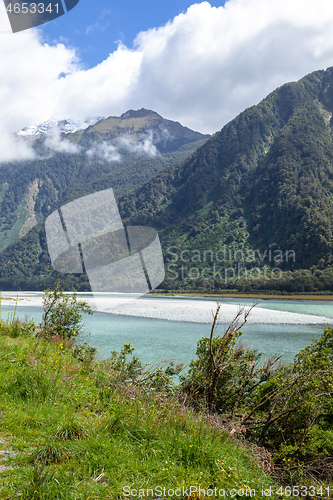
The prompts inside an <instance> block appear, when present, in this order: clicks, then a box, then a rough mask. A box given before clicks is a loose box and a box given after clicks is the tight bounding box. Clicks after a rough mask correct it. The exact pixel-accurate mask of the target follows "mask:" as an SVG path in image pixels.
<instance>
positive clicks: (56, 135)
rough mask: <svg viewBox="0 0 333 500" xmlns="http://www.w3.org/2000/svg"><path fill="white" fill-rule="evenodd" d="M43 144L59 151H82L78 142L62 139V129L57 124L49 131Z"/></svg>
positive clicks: (70, 152)
mask: <svg viewBox="0 0 333 500" xmlns="http://www.w3.org/2000/svg"><path fill="white" fill-rule="evenodd" d="M43 146H44V147H46V148H47V149H49V150H50V151H52V152H54V151H56V152H58V153H69V154H77V153H79V152H80V147H79V146H78V145H77V144H73V143H72V142H70V141H69V140H68V139H61V135H60V130H59V128H58V127H56V126H55V127H52V128H51V129H50V130H48V131H47V134H46V137H45V140H44V143H43Z"/></svg>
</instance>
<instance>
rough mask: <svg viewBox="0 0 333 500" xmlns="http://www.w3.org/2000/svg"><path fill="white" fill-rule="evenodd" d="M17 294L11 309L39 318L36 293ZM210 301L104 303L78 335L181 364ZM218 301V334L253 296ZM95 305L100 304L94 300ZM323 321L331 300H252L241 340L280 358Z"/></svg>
mask: <svg viewBox="0 0 333 500" xmlns="http://www.w3.org/2000/svg"><path fill="white" fill-rule="evenodd" d="M4 295H7V293H6V292H4ZM11 296H13V297H14V296H15V295H14V293H12V294H11ZM17 297H18V299H22V300H18V301H17V306H16V315H17V316H18V317H20V318H23V317H25V316H28V317H30V318H33V319H34V320H35V321H36V322H40V321H41V317H42V308H41V294H40V293H37V292H26V293H21V292H19V293H18V294H17ZM83 298H85V299H86V300H87V301H88V302H89V303H91V305H92V306H93V307H96V303H98V300H97V301H93V298H92V295H91V294H83ZM104 302H105V301H104ZM104 302H103V304H104ZM216 302H217V299H209V298H202V297H194V298H187V297H186V298H185V297H176V298H175V297H142V298H141V299H139V300H136V301H134V302H133V303H132V304H129V305H127V304H126V305H125V306H124V307H118V308H117V307H115V308H109V309H110V311H111V312H101V311H96V312H95V313H94V315H93V316H85V318H84V330H85V335H84V336H83V338H84V339H85V340H88V339H89V338H90V342H91V345H93V346H96V347H97V348H98V353H99V357H100V358H106V357H108V356H109V355H110V352H111V351H112V350H117V351H119V350H120V349H121V346H122V345H123V344H124V343H129V342H131V344H132V346H133V347H135V354H136V355H137V356H138V357H139V358H140V359H141V360H142V362H143V363H153V362H156V361H160V360H170V359H175V360H177V361H181V362H183V363H185V364H187V363H189V362H190V361H191V359H193V358H195V352H196V344H197V342H198V340H199V339H200V338H201V337H203V336H209V334H210V329H211V323H212V317H213V312H214V311H215V310H216ZM219 302H221V304H222V306H221V318H220V324H219V326H218V328H217V331H216V333H217V334H223V332H224V330H225V328H226V326H227V325H228V324H229V322H230V321H231V319H232V318H233V317H234V315H235V313H236V312H237V310H238V309H239V307H244V306H247V307H249V306H251V305H253V300H247V299H234V298H230V299H225V298H222V299H220V301H219ZM6 304H8V302H6V301H5V300H3V301H2V311H1V315H2V318H3V319H5V318H6V317H7V315H8V314H9V313H8V311H9V310H14V307H13V305H11V306H8V305H6ZM97 305H98V304H97ZM104 305H105V304H104ZM99 309H103V306H102V307H101V306H100V305H99ZM104 309H106V310H107V309H108V308H107V307H104ZM329 325H332V326H333V301H308V300H306V301H303V300H302V301H299V300H280V299H279V300H256V306H255V307H254V309H253V310H252V311H251V314H250V316H249V318H248V322H247V324H246V325H245V326H244V327H243V328H242V331H243V336H242V340H243V342H244V343H245V344H247V345H248V346H249V347H253V348H258V349H259V351H260V352H263V353H265V355H266V356H270V355H272V354H275V353H277V354H283V358H282V359H283V360H284V361H286V362H289V361H292V360H293V358H294V356H295V354H297V352H299V350H300V349H301V348H303V347H305V346H306V345H307V344H309V343H311V341H312V338H313V337H314V336H315V335H316V336H320V335H321V333H322V332H323V329H324V328H327V326H329ZM88 332H90V336H89V335H88Z"/></svg>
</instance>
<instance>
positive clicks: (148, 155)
mask: <svg viewBox="0 0 333 500" xmlns="http://www.w3.org/2000/svg"><path fill="white" fill-rule="evenodd" d="M208 137H209V136H207V135H202V134H200V133H198V132H194V131H192V130H190V129H188V128H186V127H183V126H182V125H180V124H179V123H177V122H172V121H170V120H166V119H164V118H162V117H161V116H160V115H158V114H157V113H154V112H153V111H149V110H145V109H142V110H140V111H128V112H127V113H125V114H124V115H122V116H121V117H110V118H107V119H102V120H100V121H98V122H97V123H96V124H95V125H92V126H90V127H88V128H87V129H85V130H80V131H78V132H75V133H69V134H59V132H57V130H52V129H51V131H49V132H48V133H47V134H37V135H34V136H26V135H25V136H24V137H23V138H22V139H21V140H25V141H26V142H28V144H30V145H31V144H32V147H33V150H34V152H35V159H34V160H31V161H21V162H14V163H13V162H11V163H7V164H4V163H2V164H1V165H0V249H4V248H5V247H6V246H7V245H8V244H10V243H13V242H15V241H16V240H18V239H19V238H20V237H22V236H24V235H25V234H26V233H28V231H29V230H30V229H31V228H32V227H33V226H34V225H36V223H37V222H41V221H43V220H44V219H45V218H46V217H47V216H48V215H49V214H50V213H51V212H52V211H53V210H55V209H56V208H59V207H60V206H61V205H63V204H64V203H66V202H68V201H71V200H73V199H76V198H78V197H80V196H84V195H85V194H90V193H92V192H95V191H98V190H101V189H106V188H110V187H111V188H113V189H114V191H115V193H116V195H118V196H119V195H121V194H123V193H126V192H129V191H132V190H134V189H136V188H138V187H139V186H141V185H142V184H144V183H145V182H147V181H148V180H149V179H151V178H152V177H153V176H155V175H156V174H157V173H158V172H160V171H161V170H162V169H163V168H164V167H165V166H166V165H170V164H173V163H179V162H181V161H183V160H184V159H185V158H187V157H188V156H189V155H190V154H191V153H192V152H193V151H195V149H196V148H197V147H199V146H200V145H201V144H203V142H205V141H206V140H207V138H208Z"/></svg>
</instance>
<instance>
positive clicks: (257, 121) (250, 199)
mask: <svg viewBox="0 0 333 500" xmlns="http://www.w3.org/2000/svg"><path fill="white" fill-rule="evenodd" d="M137 113H138V112H137ZM332 114H333V68H329V69H327V70H326V71H317V72H314V73H312V74H310V75H307V76H306V77H304V78H302V79H301V80H300V81H298V82H292V83H288V84H285V85H283V86H282V87H280V88H278V89H276V90H275V91H274V92H272V93H271V94H270V95H268V96H267V97H266V98H265V99H264V100H263V101H261V102H260V103H259V104H258V105H257V106H252V107H251V108H249V109H246V110H245V111H244V112H243V113H241V114H240V115H238V116H237V117H236V118H235V119H234V120H232V121H231V122H230V123H228V124H227V125H225V126H224V127H223V128H222V130H221V131H219V132H217V133H216V134H214V135H213V136H212V137H211V138H210V139H208V140H207V141H206V142H205V143H204V144H203V145H202V146H201V147H199V148H198V149H197V150H196V151H195V152H194V153H193V154H192V155H190V156H188V157H187V159H184V160H183V161H182V162H180V163H177V162H174V163H173V164H169V165H168V166H166V167H165V168H164V169H161V171H160V172H159V173H157V175H156V176H155V177H153V178H152V179H151V180H149V181H148V182H146V183H145V184H143V185H141V187H139V188H138V189H136V190H135V191H132V192H130V193H129V192H127V193H125V194H123V195H122V196H121V197H120V198H119V200H118V201H119V202H118V205H119V207H120V210H121V215H122V218H123V220H124V222H125V223H126V224H129V225H135V224H138V225H150V226H153V227H154V228H155V229H157V230H158V232H159V235H160V238H161V241H162V245H163V250H164V254H165V260H166V270H167V278H166V280H165V282H164V284H163V285H162V286H163V287H164V288H169V289H195V290H199V289H200V290H202V289H204V290H210V291H213V290H217V291H219V290H221V289H225V288H228V289H235V290H238V291H240V290H255V289H261V290H264V289H270V290H280V291H299V292H300V291H317V290H333V267H332V263H333V258H332V255H333V237H332V220H333V137H332V135H333V118H332ZM139 115H140V112H139ZM135 119H137V120H141V127H143V129H144V128H145V126H146V125H145V124H146V123H154V124H155V121H156V123H157V124H158V120H159V119H160V118H159V117H158V115H157V116H156V114H154V113H152V112H150V113H149V115H146V116H133V112H129V114H128V115H127V114H125V115H123V117H120V119H118V121H117V120H114V119H113V118H110V119H109V121H110V123H109V132H107V131H106V129H104V128H103V123H101V122H98V123H97V124H96V125H94V126H92V127H88V128H87V129H86V130H85V131H83V132H77V133H76V134H74V136H75V137H73V141H74V140H76V141H78V140H81V139H82V138H83V137H84V136H85V137H86V138H87V139H88V138H89V136H90V134H92V135H94V134H95V133H99V134H102V137H103V138H106V137H107V134H108V133H109V134H111V135H112V134H113V133H114V132H113V131H114V130H117V128H116V127H117V126H119V125H120V124H122V123H123V121H126V123H127V124H128V125H129V124H130V123H131V121H132V120H135ZM150 120H151V121H150ZM135 123H137V122H135ZM117 124H118V125H117ZM131 126H132V127H134V128H133V129H132V130H133V133H134V134H140V133H141V132H137V131H136V130H135V125H131ZM177 126H178V125H177ZM175 127H176V126H175ZM152 128H153V125H151V129H150V130H152ZM157 129H158V130H160V128H158V126H157ZM122 130H123V129H122ZM141 130H142V128H141ZM184 133H185V132H184ZM151 134H152V135H151V137H154V132H151ZM90 187H92V186H90ZM58 201H59V200H58ZM44 240H45V236H43V231H42V229H40V230H39V232H38V231H37V230H35V232H33V231H30V232H29V233H28V234H27V236H26V237H25V238H23V239H22V240H21V241H20V242H19V243H17V244H16V245H14V246H12V247H10V248H8V249H7V250H6V251H5V252H3V253H2V254H0V269H1V279H0V284H1V283H2V284H3V288H4V287H6V286H8V283H10V281H8V280H10V279H13V278H14V277H15V279H16V283H17V284H18V285H20V286H21V285H22V283H23V284H24V286H26V283H27V282H28V280H29V279H32V277H33V276H39V277H40V278H41V279H45V280H49V279H51V278H50V277H51V268H50V265H49V261H48V257H47V252H46V250H45V248H46V247H45V241H44ZM34 242H38V243H34ZM31 248H34V252H32V251H31V250H30V249H31ZM19 256H20V259H19V258H18V257H19ZM8 262H10V265H9V264H8ZM52 276H53V278H55V276H56V275H55V274H53V275H52ZM62 279H63V283H64V284H65V285H67V286H69V280H70V278H69V276H66V277H64V276H63V277H62ZM73 279H74V278H73ZM75 279H79V278H75ZM80 279H81V281H78V283H79V286H82V287H84V286H86V285H87V282H86V281H85V278H84V277H82V278H80ZM6 280H7V281H6ZM73 282H74V281H73V280H72V281H71V283H73ZM31 283H33V284H34V286H35V285H36V281H34V282H31Z"/></svg>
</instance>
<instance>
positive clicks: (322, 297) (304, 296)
mask: <svg viewBox="0 0 333 500" xmlns="http://www.w3.org/2000/svg"><path fill="white" fill-rule="evenodd" d="M149 295H163V296H172V297H173V296H179V297H180V296H181V297H198V296H200V297H219V298H221V297H222V298H228V297H230V298H235V299H263V300H270V299H279V300H331V301H332V300H333V294H331V295H329V294H327V293H326V294H324V293H323V294H320V293H318V294H316V295H315V294H311V293H309V294H305V293H304V294H300V293H295V294H287V293H286V294H284V293H281V294H274V293H207V292H202V293H201V292H200V291H197V292H195V291H193V292H183V291H181V290H180V291H179V292H177V291H174V292H169V291H168V292H163V291H155V292H150V294H149Z"/></svg>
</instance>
